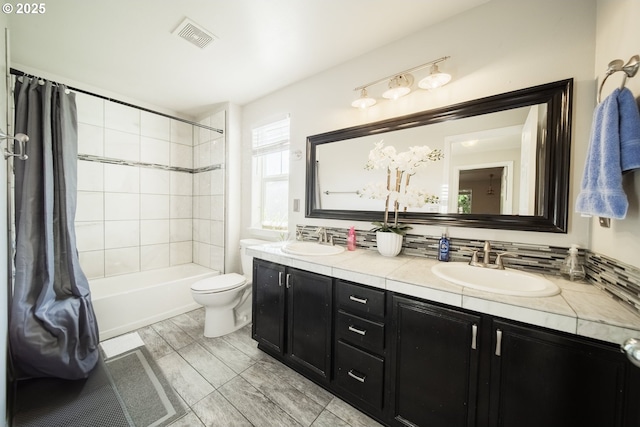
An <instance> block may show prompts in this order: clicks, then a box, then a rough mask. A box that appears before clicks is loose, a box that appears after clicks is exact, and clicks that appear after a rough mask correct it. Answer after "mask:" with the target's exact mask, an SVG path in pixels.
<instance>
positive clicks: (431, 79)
mask: <svg viewBox="0 0 640 427" xmlns="http://www.w3.org/2000/svg"><path fill="white" fill-rule="evenodd" d="M450 81H451V74H447V73H443V72H441V71H440V70H438V64H433V65H432V66H431V71H430V73H429V75H428V76H427V77H425V78H424V79H422V80H420V82H419V83H418V86H419V87H420V88H421V89H437V88H439V87H441V86H444V85H446V84H447V83H449V82H450Z"/></svg>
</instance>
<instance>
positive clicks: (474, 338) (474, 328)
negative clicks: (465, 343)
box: [471, 323, 478, 350]
mask: <svg viewBox="0 0 640 427" xmlns="http://www.w3.org/2000/svg"><path fill="white" fill-rule="evenodd" d="M477 348H478V325H476V324H475V323H474V324H473V325H471V349H472V350H475V349H477Z"/></svg>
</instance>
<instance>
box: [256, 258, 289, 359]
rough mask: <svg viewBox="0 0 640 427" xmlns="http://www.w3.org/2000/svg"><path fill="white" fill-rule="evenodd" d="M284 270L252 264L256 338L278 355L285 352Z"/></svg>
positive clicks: (266, 265) (281, 267) (261, 264)
mask: <svg viewBox="0 0 640 427" xmlns="http://www.w3.org/2000/svg"><path fill="white" fill-rule="evenodd" d="M284 279H285V267H283V266H282V265H279V264H274V263H271V262H267V261H262V260H258V259H256V260H254V261H253V296H252V298H253V308H252V310H253V325H252V334H253V339H255V340H256V341H258V343H259V344H262V345H263V346H265V347H267V348H269V349H270V350H272V351H275V352H277V353H279V354H283V352H284V321H285V320H284V315H285V312H284V303H285V300H284V298H285V294H284Z"/></svg>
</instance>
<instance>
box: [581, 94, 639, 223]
mask: <svg viewBox="0 0 640 427" xmlns="http://www.w3.org/2000/svg"><path fill="white" fill-rule="evenodd" d="M627 90H628V89H627ZM620 92H621V90H620V89H615V90H614V91H613V93H612V94H610V95H609V96H608V97H606V98H605V100H604V101H602V102H601V103H600V104H598V106H597V107H596V110H595V112H594V114H593V124H592V127H591V138H590V142H589V151H588V153H587V161H586V164H585V167H584V174H583V176H582V184H581V189H580V194H578V198H577V200H576V212H580V213H582V214H586V215H597V216H600V217H605V218H615V219H623V218H624V217H625V216H626V214H627V208H628V207H629V202H628V201H627V195H626V194H625V193H624V190H623V189H622V166H621V161H620V143H621V141H620V126H619V123H620V114H619V113H620V111H619V108H618V98H619V95H620ZM632 98H633V96H632Z"/></svg>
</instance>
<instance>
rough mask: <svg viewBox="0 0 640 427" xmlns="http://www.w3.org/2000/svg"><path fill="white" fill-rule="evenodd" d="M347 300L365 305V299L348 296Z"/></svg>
mask: <svg viewBox="0 0 640 427" xmlns="http://www.w3.org/2000/svg"><path fill="white" fill-rule="evenodd" d="M349 299H350V300H351V301H355V302H359V303H360V304H366V303H367V298H358V297H357V296H355V295H349Z"/></svg>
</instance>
